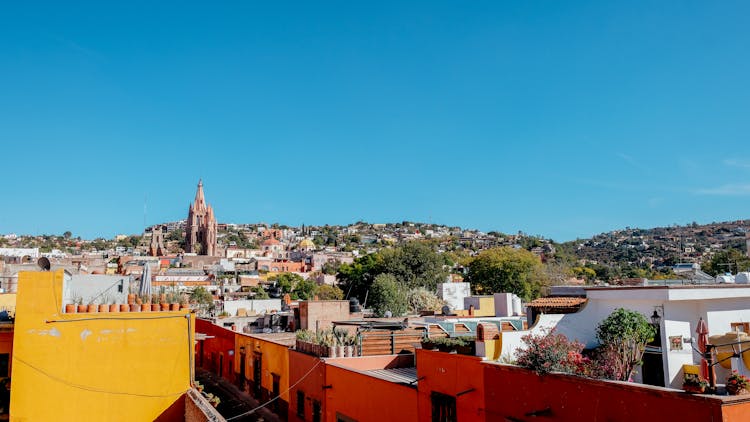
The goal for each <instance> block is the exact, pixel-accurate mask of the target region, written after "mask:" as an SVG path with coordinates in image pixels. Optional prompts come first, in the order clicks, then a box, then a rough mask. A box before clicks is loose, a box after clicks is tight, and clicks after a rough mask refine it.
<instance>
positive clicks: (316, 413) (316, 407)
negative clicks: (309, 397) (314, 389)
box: [312, 400, 321, 422]
mask: <svg viewBox="0 0 750 422" xmlns="http://www.w3.org/2000/svg"><path fill="white" fill-rule="evenodd" d="M320 417H321V408H320V402H319V401H317V400H313V403H312V422H320Z"/></svg>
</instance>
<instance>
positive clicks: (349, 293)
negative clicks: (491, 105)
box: [337, 253, 383, 302]
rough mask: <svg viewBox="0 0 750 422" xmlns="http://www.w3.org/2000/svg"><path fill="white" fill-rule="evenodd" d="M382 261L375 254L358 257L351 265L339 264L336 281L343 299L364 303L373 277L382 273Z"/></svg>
mask: <svg viewBox="0 0 750 422" xmlns="http://www.w3.org/2000/svg"><path fill="white" fill-rule="evenodd" d="M382 261H383V259H382V257H381V256H380V255H379V254H376V253H375V254H369V255H365V256H362V257H359V258H357V259H355V260H354V262H352V263H351V264H341V266H340V267H339V272H338V275H337V279H338V281H339V284H340V285H341V288H342V290H343V291H344V294H345V297H347V298H350V297H356V298H358V299H359V300H360V302H362V301H364V299H365V296H366V295H367V292H368V290H369V289H370V286H371V285H372V282H373V280H375V276H377V275H378V274H380V273H381V272H382Z"/></svg>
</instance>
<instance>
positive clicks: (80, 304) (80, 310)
mask: <svg viewBox="0 0 750 422" xmlns="http://www.w3.org/2000/svg"><path fill="white" fill-rule="evenodd" d="M75 303H76V309H77V310H78V313H79V314H82V313H84V312H86V309H88V306H86V305H84V304H83V298H82V297H80V296H79V297H77V298H75Z"/></svg>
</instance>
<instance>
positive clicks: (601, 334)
mask: <svg viewBox="0 0 750 422" xmlns="http://www.w3.org/2000/svg"><path fill="white" fill-rule="evenodd" d="M655 335H656V328H654V326H653V325H651V323H650V322H649V321H648V320H647V319H646V317H645V316H643V314H641V313H640V312H636V311H631V310H629V309H624V308H618V309H617V310H615V311H614V312H612V313H611V314H610V315H609V316H608V317H607V318H605V319H604V320H603V321H602V322H601V323H599V325H598V326H597V328H596V338H597V339H598V340H599V342H600V343H601V345H602V348H603V349H604V350H605V351H607V352H609V353H607V355H608V356H609V358H608V360H609V364H611V365H612V366H613V367H614V368H616V369H615V370H614V371H612V372H611V373H612V375H610V376H611V377H613V378H615V379H616V380H618V381H627V380H629V379H630V375H631V374H632V373H633V369H634V368H635V367H636V366H638V365H640V364H641V357H642V356H643V351H644V350H645V349H646V344H648V343H649V342H651V341H652V340H653V339H654V336H655Z"/></svg>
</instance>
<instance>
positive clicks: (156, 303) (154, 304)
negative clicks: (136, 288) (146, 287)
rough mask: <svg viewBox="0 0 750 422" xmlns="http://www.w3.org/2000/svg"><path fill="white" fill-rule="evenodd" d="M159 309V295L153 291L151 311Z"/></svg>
mask: <svg viewBox="0 0 750 422" xmlns="http://www.w3.org/2000/svg"><path fill="white" fill-rule="evenodd" d="M159 309H161V306H160V305H159V295H158V294H156V293H154V294H153V295H151V311H152V312H158V311H159Z"/></svg>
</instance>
